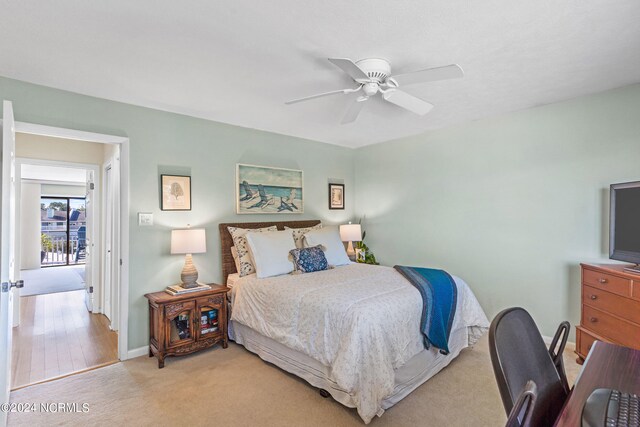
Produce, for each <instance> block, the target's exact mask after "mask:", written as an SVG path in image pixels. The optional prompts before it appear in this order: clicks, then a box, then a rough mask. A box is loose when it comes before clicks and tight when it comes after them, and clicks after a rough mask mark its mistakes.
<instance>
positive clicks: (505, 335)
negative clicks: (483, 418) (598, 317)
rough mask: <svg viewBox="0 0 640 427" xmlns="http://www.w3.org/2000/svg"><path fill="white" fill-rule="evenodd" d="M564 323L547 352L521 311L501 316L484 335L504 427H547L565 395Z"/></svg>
mask: <svg viewBox="0 0 640 427" xmlns="http://www.w3.org/2000/svg"><path fill="white" fill-rule="evenodd" d="M569 327H570V325H569V322H562V323H561V324H560V326H559V327H558V330H557V331H556V334H555V336H554V337H553V340H552V342H551V346H550V348H549V349H547V347H546V346H545V344H544V340H543V339H542V335H540V331H538V328H537V326H536V324H535V322H534V321H533V319H532V318H531V316H530V315H529V313H527V311H526V310H524V309H523V308H519V307H516V308H509V309H506V310H504V311H502V312H500V313H499V314H498V315H497V316H496V317H495V319H493V322H491V329H490V330H489V351H490V353H491V363H492V365H493V371H494V373H495V376H496V381H497V382H498V388H499V389H500V396H501V397H502V403H503V405H504V409H505V411H506V412H507V416H508V417H509V419H508V421H507V426H509V427H512V426H514V427H515V426H536V427H537V426H552V425H553V423H554V422H555V420H556V418H557V417H558V414H559V413H560V411H561V409H562V405H564V402H565V401H566V399H567V396H568V394H569V386H568V383H567V376H566V374H565V371H564V364H563V361H562V353H563V352H564V347H565V345H566V343H567V338H568V333H569Z"/></svg>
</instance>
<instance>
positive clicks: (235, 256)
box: [231, 246, 240, 273]
mask: <svg viewBox="0 0 640 427" xmlns="http://www.w3.org/2000/svg"><path fill="white" fill-rule="evenodd" d="M231 256H232V257H233V262H234V263H235V265H236V271H237V272H238V273H240V258H238V250H237V249H236V247H235V246H231Z"/></svg>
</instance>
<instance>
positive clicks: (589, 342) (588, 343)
mask: <svg viewBox="0 0 640 427" xmlns="http://www.w3.org/2000/svg"><path fill="white" fill-rule="evenodd" d="M596 339H597V338H596V337H594V336H593V335H591V334H590V333H588V332H587V331H585V330H583V329H581V328H577V329H576V341H577V344H578V354H579V355H580V356H582V357H587V355H588V354H589V351H590V350H591V347H592V346H593V343H594V342H595V341H596Z"/></svg>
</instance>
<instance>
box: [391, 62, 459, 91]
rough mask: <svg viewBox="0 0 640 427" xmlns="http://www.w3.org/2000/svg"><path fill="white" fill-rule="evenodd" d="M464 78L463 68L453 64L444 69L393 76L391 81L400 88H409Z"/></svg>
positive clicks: (430, 69)
mask: <svg viewBox="0 0 640 427" xmlns="http://www.w3.org/2000/svg"><path fill="white" fill-rule="evenodd" d="M462 76H464V71H462V68H460V66H459V65H457V64H452V65H446V66H444V67H437V68H427V69H425V70H419V71H414V72H412V73H405V74H398V75H397V76H391V77H390V78H389V79H390V80H393V81H395V82H396V83H398V85H399V86H407V85H413V84H416V83H426V82H433V81H436V80H447V79H457V78H460V77H462Z"/></svg>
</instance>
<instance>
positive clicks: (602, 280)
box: [598, 279, 608, 285]
mask: <svg viewBox="0 0 640 427" xmlns="http://www.w3.org/2000/svg"><path fill="white" fill-rule="evenodd" d="M598 282H600V283H602V284H603V285H604V284H605V283H607V282H608V280H607V279H598Z"/></svg>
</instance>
